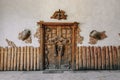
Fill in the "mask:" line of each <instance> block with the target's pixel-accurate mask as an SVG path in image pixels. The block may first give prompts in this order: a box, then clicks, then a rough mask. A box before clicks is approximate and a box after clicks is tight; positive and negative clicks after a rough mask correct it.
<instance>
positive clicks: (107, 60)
mask: <svg viewBox="0 0 120 80" xmlns="http://www.w3.org/2000/svg"><path fill="white" fill-rule="evenodd" d="M105 48H106V50H105V52H106V59H105V60H106V69H107V70H109V69H110V55H109V47H108V46H106V47H105Z"/></svg>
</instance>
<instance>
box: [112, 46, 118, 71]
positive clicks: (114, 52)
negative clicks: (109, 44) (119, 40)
mask: <svg viewBox="0 0 120 80" xmlns="http://www.w3.org/2000/svg"><path fill="white" fill-rule="evenodd" d="M117 63H118V57H117V48H116V47H115V46H113V67H114V69H115V70H117V69H118V66H117Z"/></svg>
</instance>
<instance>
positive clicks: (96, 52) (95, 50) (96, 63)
mask: <svg viewBox="0 0 120 80" xmlns="http://www.w3.org/2000/svg"><path fill="white" fill-rule="evenodd" d="M94 56H95V69H96V70H97V69H98V51H97V47H94Z"/></svg>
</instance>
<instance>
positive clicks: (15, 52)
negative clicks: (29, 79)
mask: <svg viewBox="0 0 120 80" xmlns="http://www.w3.org/2000/svg"><path fill="white" fill-rule="evenodd" d="M15 70H17V48H16V47H15V48H14V71H15Z"/></svg>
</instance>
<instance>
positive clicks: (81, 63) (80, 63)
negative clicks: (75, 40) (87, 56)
mask: <svg viewBox="0 0 120 80" xmlns="http://www.w3.org/2000/svg"><path fill="white" fill-rule="evenodd" d="M82 68H83V59H82V46H80V47H79V69H82Z"/></svg>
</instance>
